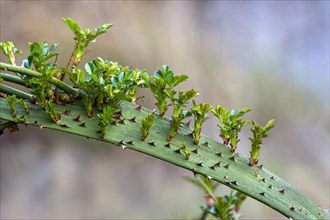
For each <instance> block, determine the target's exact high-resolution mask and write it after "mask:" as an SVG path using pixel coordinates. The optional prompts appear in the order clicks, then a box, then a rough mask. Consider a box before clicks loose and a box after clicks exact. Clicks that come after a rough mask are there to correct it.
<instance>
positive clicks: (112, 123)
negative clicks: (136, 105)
mask: <svg viewBox="0 0 330 220" xmlns="http://www.w3.org/2000/svg"><path fill="white" fill-rule="evenodd" d="M110 124H111V125H113V126H117V125H118V123H117V121H113V122H111V123H110Z"/></svg>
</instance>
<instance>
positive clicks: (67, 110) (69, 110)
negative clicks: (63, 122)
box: [63, 109, 71, 115]
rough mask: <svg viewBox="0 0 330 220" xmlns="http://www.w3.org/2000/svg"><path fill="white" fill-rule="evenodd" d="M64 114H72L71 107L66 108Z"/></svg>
mask: <svg viewBox="0 0 330 220" xmlns="http://www.w3.org/2000/svg"><path fill="white" fill-rule="evenodd" d="M63 114H65V115H71V109H66V110H65V111H64V112H63Z"/></svg>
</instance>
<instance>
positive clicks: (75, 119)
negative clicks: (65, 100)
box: [72, 114, 81, 122]
mask: <svg viewBox="0 0 330 220" xmlns="http://www.w3.org/2000/svg"><path fill="white" fill-rule="evenodd" d="M72 121H76V122H81V118H80V114H79V115H78V116H77V117H74V118H72Z"/></svg>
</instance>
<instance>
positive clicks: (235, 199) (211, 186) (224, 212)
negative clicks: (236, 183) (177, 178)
mask: <svg viewBox="0 0 330 220" xmlns="http://www.w3.org/2000/svg"><path fill="white" fill-rule="evenodd" d="M186 180H187V181H189V182H190V183H192V184H194V185H196V186H197V187H198V188H200V189H201V190H203V191H204V193H205V194H206V204H205V205H202V206H201V208H202V210H203V216H204V218H205V217H206V215H207V214H210V215H212V216H213V217H215V218H216V219H219V220H232V219H238V217H239V215H238V211H239V209H240V206H241V204H242V202H243V201H244V200H245V199H246V195H244V194H243V193H240V192H238V191H236V190H232V191H231V192H230V193H229V195H224V196H216V195H215V190H216V189H217V187H218V186H219V183H215V182H213V181H212V180H211V179H209V178H208V177H206V176H203V175H198V176H197V177H196V178H186Z"/></svg>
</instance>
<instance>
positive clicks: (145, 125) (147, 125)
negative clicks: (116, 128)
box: [141, 113, 154, 141]
mask: <svg viewBox="0 0 330 220" xmlns="http://www.w3.org/2000/svg"><path fill="white" fill-rule="evenodd" d="M153 124H154V114H153V113H149V114H148V115H147V116H146V117H144V118H143V119H142V121H141V132H142V140H143V141H145V140H146V138H147V137H148V135H149V131H150V129H151V127H152V126H153Z"/></svg>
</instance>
